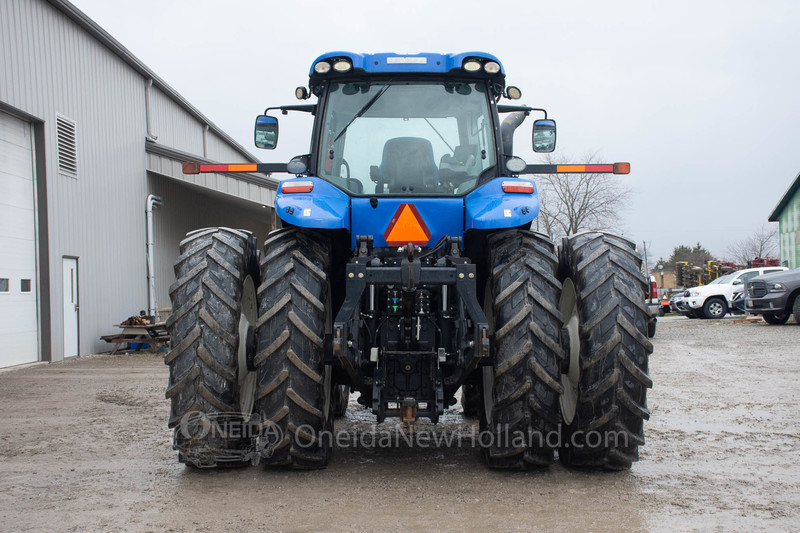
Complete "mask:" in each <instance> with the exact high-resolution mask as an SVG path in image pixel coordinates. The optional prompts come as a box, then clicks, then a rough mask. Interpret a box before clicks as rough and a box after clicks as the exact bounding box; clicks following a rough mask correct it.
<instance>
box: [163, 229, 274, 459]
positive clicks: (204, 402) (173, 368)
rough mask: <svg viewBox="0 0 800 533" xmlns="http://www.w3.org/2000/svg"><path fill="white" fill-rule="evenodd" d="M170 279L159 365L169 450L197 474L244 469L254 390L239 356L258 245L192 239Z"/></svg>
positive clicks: (196, 235) (223, 232)
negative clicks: (163, 374)
mask: <svg viewBox="0 0 800 533" xmlns="http://www.w3.org/2000/svg"><path fill="white" fill-rule="evenodd" d="M175 277H176V278H177V281H176V282H175V283H174V284H173V285H172V287H170V298H171V299H172V309H173V312H172V314H171V315H170V317H169V319H168V320H167V323H166V326H167V329H168V330H169V332H170V337H171V341H172V350H171V351H170V353H169V354H168V355H167V356H166V358H165V360H164V362H165V363H166V364H167V365H169V374H170V377H169V387H168V389H167V393H166V397H167V399H169V400H171V407H170V418H169V427H170V428H173V429H174V440H173V448H174V449H176V450H178V459H179V460H180V461H181V462H184V463H186V464H187V465H189V466H194V467H198V468H211V467H215V466H239V465H242V464H249V462H250V459H251V456H252V453H253V443H252V439H250V438H249V437H248V436H247V435H248V432H247V431H242V430H243V428H245V427H246V426H245V424H246V421H245V419H246V418H247V416H248V415H249V409H250V407H251V406H252V389H248V387H247V382H248V379H249V378H248V375H247V374H248V373H247V365H246V362H245V358H246V357H245V354H244V352H243V350H244V347H245V343H246V333H247V323H248V321H252V324H253V325H254V324H255V319H256V309H255V287H256V286H258V281H259V273H258V259H257V251H256V241H255V238H254V237H253V235H252V234H251V233H249V232H245V231H237V230H232V229H228V228H207V229H203V230H197V231H194V232H191V233H189V234H188V235H187V236H186V238H185V239H184V240H183V241H182V242H181V245H180V256H179V257H178V259H177V261H176V263H175ZM245 314H247V315H249V318H243V317H244V316H245ZM242 324H244V326H243V325H242ZM242 328H243V329H242ZM244 411H248V412H244ZM219 428H222V429H223V430H225V429H230V430H231V431H230V433H227V434H226V432H225V431H219ZM233 435H237V436H235V437H234V436H233Z"/></svg>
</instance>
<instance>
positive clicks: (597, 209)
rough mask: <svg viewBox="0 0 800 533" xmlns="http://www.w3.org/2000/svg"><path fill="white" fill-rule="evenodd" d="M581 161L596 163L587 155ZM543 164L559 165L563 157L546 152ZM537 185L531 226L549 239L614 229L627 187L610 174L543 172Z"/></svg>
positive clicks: (623, 203) (616, 227)
mask: <svg viewBox="0 0 800 533" xmlns="http://www.w3.org/2000/svg"><path fill="white" fill-rule="evenodd" d="M583 162H585V163H586V164H593V163H596V162H597V157H596V156H595V155H591V156H588V157H586V158H584V161H583ZM543 163H544V164H548V165H563V164H565V163H566V158H564V157H556V156H553V155H552V154H548V156H547V157H546V158H545V160H544V161H543ZM537 185H538V188H539V216H538V217H537V218H536V220H534V223H533V229H535V230H537V231H540V232H542V233H546V234H548V235H550V236H551V237H553V238H555V237H561V236H565V235H574V234H575V233H578V232H581V231H590V230H618V229H619V221H620V212H621V211H622V209H623V208H624V206H625V201H626V200H627V199H628V197H629V196H630V188H629V187H627V186H626V185H625V184H624V182H623V181H622V180H620V178H619V176H614V175H611V174H546V175H543V176H540V177H539V178H538V179H537Z"/></svg>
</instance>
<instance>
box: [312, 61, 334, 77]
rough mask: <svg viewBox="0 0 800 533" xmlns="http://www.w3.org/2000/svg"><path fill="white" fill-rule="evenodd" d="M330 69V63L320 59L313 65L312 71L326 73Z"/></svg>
mask: <svg viewBox="0 0 800 533" xmlns="http://www.w3.org/2000/svg"><path fill="white" fill-rule="evenodd" d="M330 70H331V64H330V63H328V62H327V61H320V62H319V63H317V64H316V65H314V72H316V73H317V74H327V73H328V72H330Z"/></svg>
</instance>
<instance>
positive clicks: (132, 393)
mask: <svg viewBox="0 0 800 533" xmlns="http://www.w3.org/2000/svg"><path fill="white" fill-rule="evenodd" d="M653 340H654V344H655V352H654V353H653V355H652V356H651V360H650V374H651V377H652V378H653V381H654V382H655V388H654V389H653V390H652V391H651V393H650V396H649V398H648V403H649V406H650V410H651V414H652V416H651V420H650V421H649V422H648V423H647V424H646V425H645V435H646V438H647V443H646V445H645V446H644V447H643V448H642V449H641V461H640V462H638V463H635V464H634V466H633V468H632V469H631V470H630V471H626V472H598V471H580V470H570V469H566V468H563V467H562V466H560V465H557V464H556V465H553V466H552V467H550V468H548V469H544V470H538V471H532V472H496V471H491V470H488V469H486V468H485V467H484V466H483V465H482V464H481V462H480V458H479V454H478V452H477V448H475V447H473V446H472V443H473V441H474V437H473V435H474V434H475V433H476V431H477V429H476V428H475V422H474V421H472V420H465V419H464V418H463V417H462V416H461V412H460V406H458V405H456V406H454V407H453V408H452V409H451V410H449V411H448V412H447V414H446V415H445V417H444V419H443V420H442V422H441V423H440V424H438V425H436V426H433V425H431V424H427V423H420V424H419V426H418V428H417V431H418V433H420V434H427V435H429V437H428V438H427V439H426V440H424V441H423V442H420V441H414V442H412V444H411V445H409V444H408V443H407V442H400V443H399V444H397V445H395V446H392V447H390V448H383V447H381V446H379V445H377V444H376V442H375V441H370V440H369V439H366V440H365V439H363V438H362V437H364V436H365V435H371V434H373V433H377V434H381V432H386V433H393V432H395V430H396V428H397V424H395V423H394V422H386V423H384V424H382V425H380V426H375V425H374V424H373V419H372V415H371V414H369V412H367V411H366V410H364V408H363V407H360V406H358V405H357V404H356V403H355V401H354V400H355V396H352V397H351V406H350V409H349V411H348V414H347V416H346V418H345V419H344V420H341V421H339V422H337V430H341V432H342V433H341V434H340V435H341V437H340V440H339V445H338V446H337V448H336V450H335V452H334V457H333V460H332V463H331V465H330V466H329V467H328V468H327V469H326V470H323V471H317V472H287V471H280V470H279V471H274V470H273V471H271V470H264V469H263V468H262V467H261V466H258V467H247V468H242V469H235V470H214V471H195V470H192V469H189V468H186V467H184V466H183V465H181V464H179V463H178V462H177V460H176V457H175V452H173V451H172V450H171V434H170V431H169V430H168V429H167V427H166V420H167V413H168V403H167V401H166V400H164V389H165V386H166V382H167V367H166V366H164V365H163V362H162V356H160V355H157V354H156V355H152V354H131V355H117V356H108V355H103V356H89V357H81V358H78V359H73V360H70V361H67V362H63V363H56V364H50V365H38V366H34V367H30V368H24V369H15V370H11V371H5V372H2V373H0V401H1V402H2V405H3V406H4V409H3V414H2V416H0V530H4V531H51V530H61V531H87V530H88V531H109V530H122V531H165V530H169V531H198V530H199V531H252V530H256V529H264V530H281V531H323V530H324V531H352V530H355V531H374V530H386V531H408V530H412V531H413V530H447V531H474V530H497V531H531V530H547V531H574V530H585V531H648V530H661V531H666V530H670V531H672V530H692V529H697V530H714V529H718V530H721V531H727V530H751V529H757V530H763V529H767V530H787V529H788V530H790V529H795V528H796V527H797V525H796V524H797V523H798V519H799V518H800V423H798V415H797V413H798V411H800V380H798V377H800V326H797V325H795V324H787V325H785V326H769V325H767V324H765V323H763V322H741V321H734V320H720V321H706V320H689V319H686V318H682V317H676V318H671V317H667V318H665V319H660V320H659V324H658V332H657V335H656V337H655V339H653ZM445 437H447V438H449V439H451V440H450V442H449V445H448V446H436V443H435V442H432V441H434V440H436V439H444V438H445ZM440 444H441V443H440Z"/></svg>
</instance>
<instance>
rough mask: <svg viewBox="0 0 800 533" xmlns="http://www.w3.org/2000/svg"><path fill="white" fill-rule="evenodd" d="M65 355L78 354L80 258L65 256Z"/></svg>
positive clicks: (72, 355)
mask: <svg viewBox="0 0 800 533" xmlns="http://www.w3.org/2000/svg"><path fill="white" fill-rule="evenodd" d="M62 261H63V267H62V268H63V270H62V272H63V279H64V283H63V285H62V287H63V288H64V289H63V291H64V298H63V302H64V357H74V356H76V355H78V259H77V258H75V257H64V258H63V259H62Z"/></svg>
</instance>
